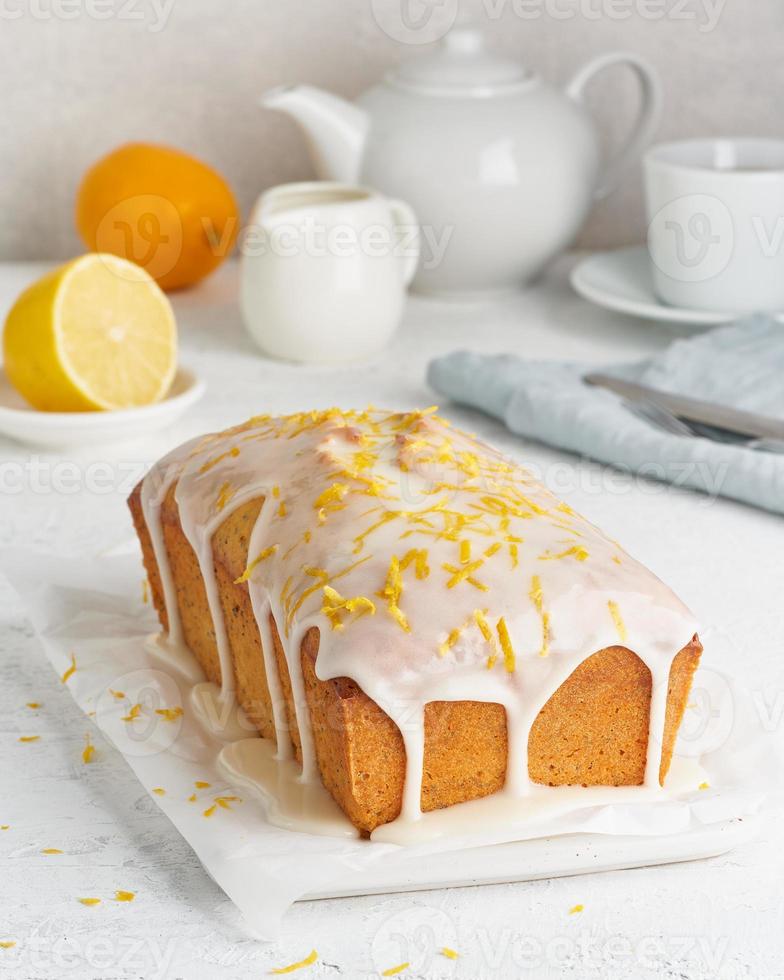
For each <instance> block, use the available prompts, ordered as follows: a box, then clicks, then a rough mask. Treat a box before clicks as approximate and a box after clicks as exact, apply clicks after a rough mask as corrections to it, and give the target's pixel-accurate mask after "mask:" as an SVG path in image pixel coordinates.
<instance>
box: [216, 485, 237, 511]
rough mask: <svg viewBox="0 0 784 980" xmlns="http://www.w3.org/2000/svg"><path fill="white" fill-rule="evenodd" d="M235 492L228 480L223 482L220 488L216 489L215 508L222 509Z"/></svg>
mask: <svg viewBox="0 0 784 980" xmlns="http://www.w3.org/2000/svg"><path fill="white" fill-rule="evenodd" d="M236 492H237V491H236V490H235V489H234V488H233V487H232V485H231V484H230V483H229V482H226V483H223V484H222V485H221V488H220V490H218V496H217V498H216V499H215V510H217V511H221V510H223V509H224V507H225V506H226V505H227V504H228V503H229V502H230V501H231V500H232V498H233V497H234V495H235V494H236Z"/></svg>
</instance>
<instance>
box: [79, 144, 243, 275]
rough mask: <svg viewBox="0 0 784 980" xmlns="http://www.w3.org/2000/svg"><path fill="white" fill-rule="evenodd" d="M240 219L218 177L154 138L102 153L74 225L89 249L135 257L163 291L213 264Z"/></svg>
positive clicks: (88, 176) (85, 187)
mask: <svg viewBox="0 0 784 980" xmlns="http://www.w3.org/2000/svg"><path fill="white" fill-rule="evenodd" d="M239 223H240V216H239V209H238V207H237V202H236V200H235V199H234V195H233V194H232V192H231V188H230V187H229V185H228V184H227V183H226V181H225V180H224V179H223V178H222V177H221V176H220V174H218V173H216V171H214V170H213V169H212V168H211V167H208V166H207V165H206V164H205V163H202V162H201V160H197V159H196V158H195V157H192V156H189V155H188V154H187V153H182V152H181V151H180V150H175V149H172V148H170V147H166V146H157V145H155V144H152V143H128V144H126V145H125V146H121V147H119V148H118V149H116V150H114V151H113V152H112V153H110V154H109V155H108V156H105V157H103V159H101V160H99V161H98V162H97V163H96V164H94V166H92V167H91V168H90V170H88V171H87V173H86V174H85V176H84V178H83V180H82V183H81V186H80V187H79V192H78V194H77V199H76V226H77V228H78V230H79V234H80V235H81V236H82V238H83V239H84V242H85V244H86V245H87V247H88V248H89V249H91V250H92V251H94V252H108V253H111V254H113V255H119V256H120V257H121V258H124V259H129V260H130V261H131V262H135V263H136V264H137V265H140V266H142V267H143V268H144V269H146V270H147V272H148V273H149V274H150V275H151V276H152V277H153V279H155V280H156V281H157V282H158V285H160V286H161V287H162V288H163V289H180V288H182V287H183V286H191V285H193V283H196V282H198V281H199V280H200V279H203V278H204V277H205V276H207V275H209V274H210V273H211V272H212V271H213V270H214V269H216V268H217V267H218V266H219V265H220V264H221V262H223V260H224V259H225V258H226V256H227V255H228V254H229V253H230V252H231V249H232V247H233V245H234V241H235V239H236V237H237V232H238V230H239Z"/></svg>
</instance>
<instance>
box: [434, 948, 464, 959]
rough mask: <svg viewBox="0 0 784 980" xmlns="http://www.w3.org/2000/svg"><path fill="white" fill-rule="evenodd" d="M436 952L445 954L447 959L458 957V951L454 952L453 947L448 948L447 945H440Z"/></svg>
mask: <svg viewBox="0 0 784 980" xmlns="http://www.w3.org/2000/svg"><path fill="white" fill-rule="evenodd" d="M438 952H439V953H440V954H441V955H442V956H446V958H447V959H448V960H457V959H459V958H460V953H457V952H455V950H454V949H450V948H449V947H448V946H442V947H441V949H439V951H438Z"/></svg>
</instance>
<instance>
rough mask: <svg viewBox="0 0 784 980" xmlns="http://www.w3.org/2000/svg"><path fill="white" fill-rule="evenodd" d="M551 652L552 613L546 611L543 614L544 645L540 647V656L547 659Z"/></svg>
mask: <svg viewBox="0 0 784 980" xmlns="http://www.w3.org/2000/svg"><path fill="white" fill-rule="evenodd" d="M549 652H550V613H549V612H547V611H546V610H545V611H543V612H542V645H541V647H539V656H540V657H546V656H547V654H548V653H549Z"/></svg>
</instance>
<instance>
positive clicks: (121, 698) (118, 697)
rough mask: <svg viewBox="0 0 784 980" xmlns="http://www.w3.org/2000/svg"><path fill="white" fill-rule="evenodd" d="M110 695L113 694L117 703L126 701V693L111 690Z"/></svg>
mask: <svg viewBox="0 0 784 980" xmlns="http://www.w3.org/2000/svg"><path fill="white" fill-rule="evenodd" d="M109 694H111V696H112V697H113V698H114V699H115V701H124V700H125V693H124V692H123V691H113V690H112V689H111V688H109Z"/></svg>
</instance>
